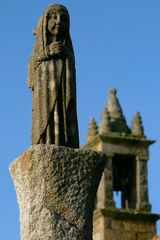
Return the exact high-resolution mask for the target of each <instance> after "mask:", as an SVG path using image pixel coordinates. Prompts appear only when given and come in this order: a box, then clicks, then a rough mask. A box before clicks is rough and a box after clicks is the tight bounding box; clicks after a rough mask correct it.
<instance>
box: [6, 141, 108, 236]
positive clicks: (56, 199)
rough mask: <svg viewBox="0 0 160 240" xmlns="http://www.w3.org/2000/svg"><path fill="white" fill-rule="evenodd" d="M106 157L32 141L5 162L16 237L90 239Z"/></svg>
mask: <svg viewBox="0 0 160 240" xmlns="http://www.w3.org/2000/svg"><path fill="white" fill-rule="evenodd" d="M105 162H106V156H105V155H104V154H101V153H96V152H93V151H90V150H75V149H71V148H66V147H57V146H55V145H34V146H31V147H30V148H29V149H28V150H26V151H25V152H24V153H23V154H22V155H20V156H19V157H18V158H17V159H16V160H14V161H13V162H12V163H11V165H10V174H11V176H12V178H13V181H14V185H15V189H16V193H17V200H18V205H19V209H20V229H21V240H63V239H65V240H91V239H92V216H93V209H94V200H95V196H96V192H97V188H98V184H99V181H100V178H101V175H102V172H103V169H104V166H105Z"/></svg>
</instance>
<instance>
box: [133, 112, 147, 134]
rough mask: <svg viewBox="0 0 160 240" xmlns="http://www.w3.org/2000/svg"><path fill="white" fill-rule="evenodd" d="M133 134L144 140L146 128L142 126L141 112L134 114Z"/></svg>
mask: <svg viewBox="0 0 160 240" xmlns="http://www.w3.org/2000/svg"><path fill="white" fill-rule="evenodd" d="M131 132H132V135H134V136H136V137H140V138H144V137H145V135H144V128H143V124H142V118H141V115H140V113H139V112H136V113H135V114H134V117H133V120H132V123H131Z"/></svg>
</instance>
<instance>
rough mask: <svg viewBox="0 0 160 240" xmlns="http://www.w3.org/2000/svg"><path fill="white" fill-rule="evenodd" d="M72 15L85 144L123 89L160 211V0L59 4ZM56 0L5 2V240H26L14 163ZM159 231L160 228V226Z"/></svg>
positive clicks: (1, 183) (1, 104)
mask: <svg viewBox="0 0 160 240" xmlns="http://www.w3.org/2000/svg"><path fill="white" fill-rule="evenodd" d="M57 2H58V3H61V4H64V5H65V6H66V7H67V8H68V10H69V12H70V16H71V35H72V41H73V45H74V49H75V55H76V69H77V101H78V119H79V130H80V141H81V145H82V144H84V143H85V135H86V130H87V125H88V121H89V119H90V117H91V116H94V117H95V118H96V120H97V122H99V120H100V115H101V112H102V109H103V108H104V105H105V103H106V100H107V89H108V88H110V87H116V88H117V90H118V97H119V100H120V102H121V105H122V106H123V112H124V114H125V116H126V119H127V122H128V124H129V125H130V122H131V119H132V116H133V114H134V112H136V111H140V112H141V115H142V118H143V123H144V127H145V134H146V135H147V137H148V138H149V139H155V140H157V142H156V143H155V144H154V145H153V146H151V148H150V160H149V193H150V202H151V203H152V206H153V207H152V211H153V212H155V213H158V212H160V174H159V172H160V171H159V169H160V154H159V153H160V106H159V105H160V94H159V92H160V14H159V12H160V1H159V0H134V1H128V0H126V1H124V0H121V1H119V0H112V1H106V0H101V1H94V0H92V1H91V0H87V1H83V0H81V1H71V0H68V1H65V0H64V1H57ZM50 3H55V2H54V1H49V0H45V1H43V0H41V1H38V0H34V1H33V0H27V1H22V0H14V1H7V0H1V3H0V7H1V14H0V29H1V37H0V66H1V74H0V78H1V80H0V89H1V94H0V109H1V117H0V126H1V131H0V132H1V141H0V142H1V148H0V149H1V150H0V210H1V211H0V226H1V227H0V229H1V239H5V240H11V239H12V240H18V239H19V212H18V207H17V203H16V196H15V191H14V187H13V183H12V181H11V178H10V176H9V173H8V166H9V164H10V162H11V161H12V160H13V159H15V158H16V157H18V155H20V154H21V153H22V152H23V151H24V150H25V149H27V148H28V147H29V146H30V127H31V93H30V91H29V89H27V61H28V58H29V56H30V54H31V50H32V47H33V40H34V37H33V36H32V33H31V31H32V29H33V28H34V27H35V26H36V23H37V19H38V16H40V15H41V14H42V13H43V11H44V9H45V8H46V7H47V5H48V4H50ZM159 229H160V228H159Z"/></svg>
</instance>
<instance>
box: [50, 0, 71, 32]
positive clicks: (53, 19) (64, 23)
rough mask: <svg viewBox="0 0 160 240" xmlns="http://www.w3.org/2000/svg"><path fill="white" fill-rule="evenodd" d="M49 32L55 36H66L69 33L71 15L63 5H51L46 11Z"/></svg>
mask: <svg viewBox="0 0 160 240" xmlns="http://www.w3.org/2000/svg"><path fill="white" fill-rule="evenodd" d="M45 16H46V18H47V30H48V31H49V33H50V34H51V35H53V36H65V35H66V34H67V33H68V32H69V14H68V11H67V9H66V8H65V7H64V6H63V5H59V4H53V5H50V6H49V7H48V8H47V10H46V11H45Z"/></svg>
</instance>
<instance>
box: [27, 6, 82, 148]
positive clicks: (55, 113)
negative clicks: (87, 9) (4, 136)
mask: <svg viewBox="0 0 160 240" xmlns="http://www.w3.org/2000/svg"><path fill="white" fill-rule="evenodd" d="M69 25H70V24H69V14H68V11H67V9H66V8H65V7H64V6H62V5H59V4H53V5H50V6H49V7H48V8H47V10H46V11H45V13H44V15H43V16H42V17H40V18H39V21H38V27H37V29H36V30H35V35H36V39H35V44H34V48H33V52H32V56H31V58H30V60H29V72H28V84H29V88H31V90H32V144H56V145H60V146H68V147H72V148H78V147H79V137H78V123H77V111H76V79H75V58H74V51H73V47H72V42H71V38H70V34H69Z"/></svg>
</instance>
